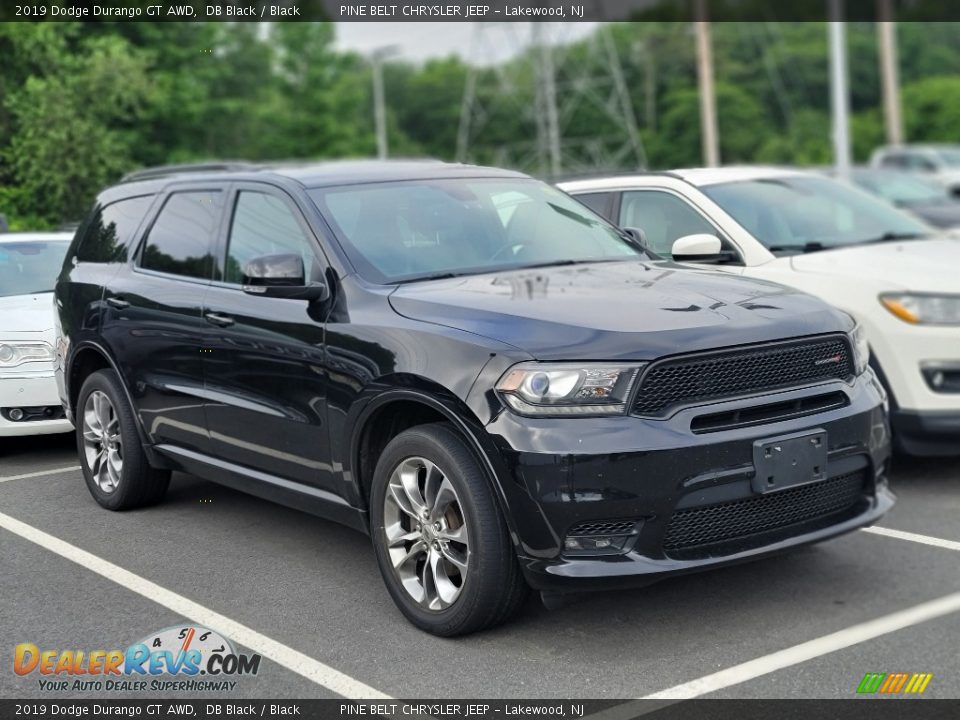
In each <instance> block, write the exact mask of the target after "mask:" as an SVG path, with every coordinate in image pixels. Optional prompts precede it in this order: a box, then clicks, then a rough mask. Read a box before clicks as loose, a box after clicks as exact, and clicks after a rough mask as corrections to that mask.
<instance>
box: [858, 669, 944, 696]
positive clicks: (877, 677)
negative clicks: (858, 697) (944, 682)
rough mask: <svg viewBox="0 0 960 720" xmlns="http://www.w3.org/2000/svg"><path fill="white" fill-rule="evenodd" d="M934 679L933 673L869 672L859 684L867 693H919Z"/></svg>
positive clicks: (861, 690)
mask: <svg viewBox="0 0 960 720" xmlns="http://www.w3.org/2000/svg"><path fill="white" fill-rule="evenodd" d="M931 680H933V673H905V672H898V673H867V674H866V675H864V676H863V680H861V681H860V684H859V685H858V686H857V692H858V693H860V694H865V695H873V694H875V693H880V694H882V695H897V694H900V693H902V694H904V695H919V694H920V693H922V692H923V691H924V690H926V689H927V685H929V684H930V681H931Z"/></svg>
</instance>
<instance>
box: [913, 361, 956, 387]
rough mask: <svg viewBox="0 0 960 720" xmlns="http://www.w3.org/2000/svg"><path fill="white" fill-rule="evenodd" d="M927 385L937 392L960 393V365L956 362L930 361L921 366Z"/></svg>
mask: <svg viewBox="0 0 960 720" xmlns="http://www.w3.org/2000/svg"><path fill="white" fill-rule="evenodd" d="M921 370H922V371H923V378H924V380H926V381H927V386H928V387H929V388H930V389H931V390H933V391H934V392H937V393H960V366H958V365H956V364H954V363H928V364H924V365H922V366H921Z"/></svg>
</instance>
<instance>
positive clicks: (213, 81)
mask: <svg viewBox="0 0 960 720" xmlns="http://www.w3.org/2000/svg"><path fill="white" fill-rule="evenodd" d="M334 32H335V27H334V25H332V24H330V23H279V24H275V25H271V26H269V30H268V32H264V31H263V30H262V29H261V28H260V27H258V25H257V24H254V23H249V24H245V23H183V24H180V23H156V24H150V23H109V22H97V23H37V24H28V23H0V213H3V214H5V215H6V216H7V218H8V220H9V221H10V224H11V227H12V228H14V229H34V228H37V229H39V228H48V227H55V226H57V225H58V224H60V223H63V222H71V221H76V220H77V219H79V218H80V217H81V216H82V215H83V213H84V212H85V209H86V208H87V206H88V205H89V203H90V201H91V199H92V198H93V196H94V194H95V193H96V192H97V191H98V190H99V189H100V188H101V187H102V186H104V185H106V184H108V183H110V182H113V181H115V180H117V179H118V178H119V177H120V176H121V175H122V174H123V173H125V172H127V171H129V170H132V169H135V168H137V167H142V166H147V165H156V164H162V163H171V162H184V161H191V160H205V159H210V158H220V159H249V160H269V159H288V158H332V157H350V156H371V155H372V154H373V153H374V152H375V139H374V134H373V121H372V115H373V113H372V100H371V90H370V87H371V82H370V67H369V64H368V63H367V61H366V60H365V59H364V58H363V57H361V56H360V55H357V54H355V53H351V52H344V51H341V50H338V49H336V48H335V46H334ZM612 35H613V39H614V45H615V48H616V52H617V53H618V56H619V59H620V63H621V65H622V67H623V71H624V75H625V80H626V84H627V87H628V88H629V90H630V93H631V101H632V103H633V109H634V113H635V115H636V117H637V118H638V122H639V127H640V132H641V137H642V140H643V144H644V147H645V149H646V154H647V158H648V166H649V167H651V168H667V167H677V166H689V165H696V164H698V163H699V162H700V129H699V119H698V118H699V115H698V109H697V102H698V100H697V89H696V74H695V66H694V45H693V35H692V32H691V30H690V25H689V24H688V23H679V22H675V23H671V22H645V23H623V24H619V25H616V26H613V28H612ZM898 39H899V45H900V74H901V82H902V93H903V102H904V114H905V122H906V132H907V137H908V139H909V140H910V141H914V142H919V141H948V142H949V141H956V140H957V139H958V133H960V26H958V25H957V24H954V23H942V22H941V23H921V22H914V23H900V24H899V25H898ZM848 41H849V65H850V69H851V89H852V109H853V113H854V116H853V120H852V124H853V135H854V143H855V144H854V154H855V157H856V159H858V160H861V161H862V160H865V159H866V158H867V157H868V156H869V153H870V152H871V150H872V149H873V148H874V147H875V146H876V145H877V144H879V143H881V142H883V136H884V135H883V126H882V116H881V113H880V110H879V107H880V87H879V78H878V70H877V44H876V31H875V26H874V25H873V24H871V23H849V24H848ZM713 48H714V58H715V63H716V84H717V98H718V107H719V124H720V137H721V156H722V159H723V161H724V162H726V163H736V162H767V163H792V164H800V165H816V164H826V163H829V162H830V157H831V151H830V120H829V88H828V72H827V69H828V62H827V40H826V28H825V26H824V24H823V23H816V22H810V23H769V22H767V23H760V22H758V23H732V22H731V23H715V24H714V25H713ZM563 52H564V54H565V55H566V56H567V57H568V58H571V59H572V60H573V62H574V63H591V62H602V60H600V59H597V58H594V57H593V56H592V55H590V54H589V53H588V52H587V45H586V43H584V42H581V43H580V44H578V45H573V46H570V47H568V48H566V49H565V50H564V51H563ZM529 67H530V63H529V62H526V61H525V58H523V57H520V58H516V59H514V60H511V61H507V63H506V66H505V67H504V68H503V69H504V70H506V71H507V73H508V74H509V75H510V76H511V77H513V78H515V80H516V82H515V86H516V89H517V90H516V92H517V95H516V97H515V98H513V100H512V102H513V103H514V105H513V106H510V105H507V104H505V105H504V106H503V107H502V108H499V109H497V108H496V107H495V106H494V110H493V113H492V116H491V118H490V121H489V122H488V124H487V125H486V126H485V128H484V129H483V131H482V132H481V133H479V134H478V135H477V136H476V137H475V139H474V140H473V141H472V143H471V151H472V156H473V158H474V159H476V160H479V161H483V162H496V161H497V160H498V159H501V160H502V158H503V157H504V155H503V153H502V152H501V151H502V148H503V147H505V146H508V145H509V144H511V143H516V142H518V141H523V142H530V141H531V138H533V137H534V136H535V125H534V120H533V117H532V114H531V113H530V112H529V108H531V107H532V105H533V97H534V92H535V91H534V87H533V78H532V76H531V73H530V70H529ZM467 71H468V68H467V66H466V65H465V63H464V62H463V61H462V60H460V59H458V58H456V57H450V58H445V59H436V60H432V61H429V62H427V63H425V64H420V65H415V64H410V63H406V62H403V61H391V62H389V63H388V64H387V66H386V68H385V77H386V88H387V105H388V126H389V135H390V148H391V154H393V155H402V156H430V157H436V158H441V159H447V160H449V159H453V158H454V155H455V153H456V137H457V127H458V124H459V121H460V104H461V100H462V97H463V91H464V84H465V81H466V76H467ZM494 76H495V73H494V70H493V68H484V69H482V70H481V71H480V73H479V75H478V95H480V96H481V97H482V96H484V93H486V94H487V96H492V95H495V93H496V91H495V89H494ZM518 107H519V108H526V109H527V110H526V111H519V112H518V111H517V108H518ZM604 122H605V120H604V118H603V117H602V111H600V110H599V109H596V108H591V107H584V108H580V109H578V111H577V112H576V113H575V114H574V115H573V116H572V117H571V118H570V119H568V121H567V124H566V125H565V128H564V131H565V134H566V135H571V136H576V135H577V134H578V133H579V134H581V135H583V134H584V133H587V134H589V133H593V134H594V135H596V134H598V132H599V133H600V134H602V133H603V132H604V131H603V130H602V129H603V128H604ZM598 129H599V131H598ZM518 164H521V165H524V164H525V163H523V162H519V163H518ZM526 165H527V166H526V167H524V168H523V169H527V170H531V171H534V172H536V171H537V170H539V168H537V167H531V166H530V164H529V163H526ZM608 169H617V168H608Z"/></svg>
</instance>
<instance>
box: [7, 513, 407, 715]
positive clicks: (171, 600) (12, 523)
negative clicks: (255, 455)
mask: <svg viewBox="0 0 960 720" xmlns="http://www.w3.org/2000/svg"><path fill="white" fill-rule="evenodd" d="M0 528H4V529H6V530H9V531H10V532H12V533H14V534H15V535H19V536H20V537H22V538H24V539H25V540H29V541H30V542H32V543H35V544H37V545H39V546H40V547H42V548H45V549H47V550H50V551H51V552H54V553H56V554H57V555H60V556H61V557H64V558H66V559H67V560H70V561H71V562H75V563H77V565H80V566H81V567H84V568H86V569H87V570H91V571H93V572H95V573H97V574H98V575H102V576H103V577H105V578H107V580H111V581H113V582H115V583H117V584H118V585H120V586H121V587H124V588H126V589H127V590H130V591H132V592H135V593H137V594H138V595H142V596H143V597H145V598H147V599H148V600H152V601H153V602H155V603H157V604H158V605H162V606H164V607H165V608H168V609H170V610H172V611H173V612H175V613H177V614H178V615H181V616H183V617H185V618H189V619H190V620H193V621H194V622H196V623H198V624H200V625H203V626H205V627H210V628H214V629H216V630H218V631H219V632H222V633H224V634H225V635H226V636H227V637H229V638H230V639H231V640H235V641H236V642H237V643H238V644H240V645H243V646H245V647H248V648H250V649H251V650H253V651H254V652H257V653H259V654H260V655H263V656H264V657H265V658H269V659H270V660H273V661H274V662H275V663H277V664H278V665H282V666H283V667H285V668H287V669H288V670H291V671H293V672H295V673H297V674H298V675H302V676H303V677H305V678H307V679H308V680H311V681H313V682H315V683H316V684H317V685H321V686H322V687H325V688H327V689H328V690H330V691H332V692H335V693H336V694H338V695H341V696H343V697H347V698H357V699H370V700H380V699H391V698H390V696H389V695H385V694H383V693H382V692H380V691H379V690H376V689H374V688H372V687H370V686H369V685H366V684H364V683H362V682H360V681H359V680H356V679H354V678H352V677H350V676H349V675H345V674H344V673H342V672H340V671H339V670H335V669H334V668H332V667H330V666H329V665H325V664H323V663H322V662H320V661H319V660H314V659H313V658H312V657H310V656H309V655H305V654H303V653H302V652H300V651H298V650H294V649H293V648H291V647H289V646H287V645H284V644H283V643H280V642H277V641H276V640H273V639H272V638H269V637H267V636H266V635H263V634H262V633H259V632H257V631H256V630H253V629H252V628H249V627H247V626H246V625H243V624H241V623H238V622H237V621H235V620H231V619H230V618H228V617H227V616H225V615H221V614H220V613H218V612H216V611H214V610H211V609H210V608H206V607H204V606H203V605H200V604H199V603H196V602H194V601H193V600H190V599H188V598H185V597H183V595H178V594H177V593H175V592H173V591H171V590H167V589H166V588H165V587H162V586H160V585H157V584H156V583H154V582H151V581H150V580H147V579H146V578H143V577H140V576H139V575H135V574H134V573H132V572H130V571H129V570H124V569H123V568H122V567H120V566H119V565H114V564H113V563H112V562H109V561H107V560H104V559H103V558H100V557H97V556H96V555H93V554H91V553H89V552H87V551H86V550H81V549H80V548H78V547H76V546H74V545H71V544H70V543H68V542H65V541H63V540H61V539H59V538H57V537H54V536H53V535H50V534H48V533H45V532H43V531H42V530H38V529H37V528H35V527H33V526H31V525H27V524H26V523H23V522H21V521H19V520H17V519H16V518H12V517H10V516H9V515H5V514H4V513H0Z"/></svg>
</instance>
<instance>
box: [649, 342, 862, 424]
mask: <svg viewBox="0 0 960 720" xmlns="http://www.w3.org/2000/svg"><path fill="white" fill-rule="evenodd" d="M851 374H852V363H851V361H850V348H849V345H848V343H847V340H846V339H845V338H842V337H828V338H820V339H816V340H805V341H800V342H792V343H779V344H776V345H763V346H759V347H757V346H754V347H750V348H746V349H743V350H729V351H725V352H717V353H710V354H704V355H696V356H687V357H677V358H669V359H667V360H661V361H659V362H656V363H654V364H653V365H651V366H650V368H649V369H648V370H647V372H646V373H644V375H643V379H642V380H641V382H640V389H639V391H638V393H637V399H636V401H635V403H634V406H633V411H634V412H635V413H636V414H638V415H662V414H664V413H665V412H666V411H667V410H669V409H670V408H671V407H672V406H674V405H678V404H681V403H690V402H700V401H704V400H716V399H719V398H724V397H732V396H736V395H745V394H750V393H757V392H764V391H767V390H772V389H775V388H786V387H798V386H801V385H808V384H810V383H814V382H819V381H823V380H834V379H841V380H842V379H845V378H848V377H850V375H851Z"/></svg>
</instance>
